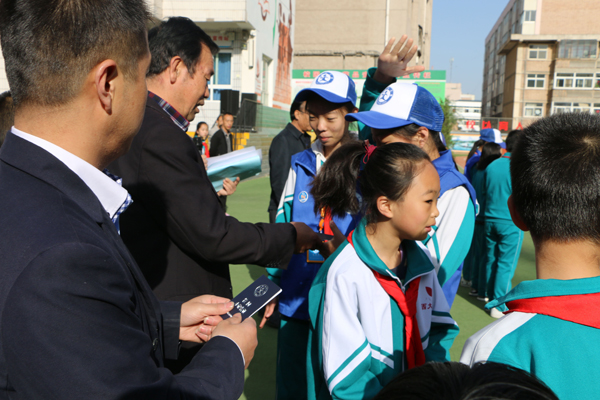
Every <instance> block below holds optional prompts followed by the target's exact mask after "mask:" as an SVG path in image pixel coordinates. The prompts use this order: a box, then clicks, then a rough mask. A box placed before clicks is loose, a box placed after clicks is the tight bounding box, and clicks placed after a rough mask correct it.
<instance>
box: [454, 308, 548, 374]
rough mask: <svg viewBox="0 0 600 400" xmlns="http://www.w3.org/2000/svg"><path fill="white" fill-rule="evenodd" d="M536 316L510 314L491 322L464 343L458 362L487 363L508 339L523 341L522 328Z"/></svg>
mask: <svg viewBox="0 0 600 400" xmlns="http://www.w3.org/2000/svg"><path fill="white" fill-rule="evenodd" d="M536 316H537V314H532V313H522V312H512V313H510V314H508V315H505V316H504V317H502V318H500V319H498V320H497V321H494V322H492V323H491V324H490V325H488V326H486V327H485V328H483V329H481V330H480V331H479V332H477V333H475V334H474V335H473V336H471V337H470V338H469V339H467V341H466V342H465V346H464V348H463V353H462V355H461V359H460V361H461V362H462V363H464V364H468V365H473V364H475V363H477V362H480V361H487V360H488V359H489V358H490V356H491V355H492V353H494V352H496V353H497V352H498V347H499V346H502V342H503V341H506V340H507V338H509V337H521V338H523V339H524V337H523V334H524V331H523V326H524V325H525V324H527V323H528V322H530V321H531V320H532V319H533V318H535V317H536Z"/></svg>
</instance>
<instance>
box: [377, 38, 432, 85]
mask: <svg viewBox="0 0 600 400" xmlns="http://www.w3.org/2000/svg"><path fill="white" fill-rule="evenodd" d="M407 39H408V36H406V35H402V37H401V38H400V40H399V41H398V43H396V44H395V45H394V42H395V41H396V38H394V37H393V38H391V39H390V40H389V41H388V43H387V45H386V46H385V48H384V49H383V51H382V52H381V54H380V55H379V59H378V61H377V71H376V72H375V75H374V76H373V78H374V79H375V80H376V81H377V82H380V83H385V84H391V83H393V82H394V79H395V78H397V77H400V76H404V75H407V74H412V73H413V72H421V71H423V70H425V67H424V66H422V65H417V66H414V67H409V66H408V63H409V62H410V60H412V58H413V57H414V56H415V54H416V52H417V46H416V45H414V46H413V40H412V39H408V40H407Z"/></svg>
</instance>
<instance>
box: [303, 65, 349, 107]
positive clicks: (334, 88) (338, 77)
mask: <svg viewBox="0 0 600 400" xmlns="http://www.w3.org/2000/svg"><path fill="white" fill-rule="evenodd" d="M310 93H316V94H318V95H319V96H321V97H322V98H324V99H325V100H327V101H330V102H332V103H347V102H351V103H352V105H354V106H356V88H355V85H354V81H353V80H352V79H350V77H349V76H348V75H346V74H343V73H341V72H338V71H325V72H321V73H320V74H319V76H317V77H316V78H315V80H314V81H312V83H311V84H310V87H309V88H306V89H302V90H301V91H299V92H298V94H297V95H296V99H295V100H294V101H297V102H302V101H305V100H306V98H307V97H308V95H309V94H310Z"/></svg>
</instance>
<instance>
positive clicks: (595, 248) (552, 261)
mask: <svg viewBox="0 0 600 400" xmlns="http://www.w3.org/2000/svg"><path fill="white" fill-rule="evenodd" d="M534 245H535V267H536V273H537V278H538V279H560V280H567V279H581V278H593V277H597V276H600V246H599V245H598V244H596V243H594V242H592V241H589V240H579V241H571V242H566V243H564V242H557V241H550V240H544V241H538V240H534Z"/></svg>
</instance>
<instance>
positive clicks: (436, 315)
mask: <svg viewBox="0 0 600 400" xmlns="http://www.w3.org/2000/svg"><path fill="white" fill-rule="evenodd" d="M365 226H366V220H365V219H363V220H362V221H361V222H360V224H359V225H358V226H357V228H356V230H355V231H354V234H353V237H352V239H353V245H354V246H353V245H351V244H350V243H349V242H348V241H346V242H344V243H343V244H342V245H341V246H340V247H339V248H338V250H337V251H336V252H335V253H334V254H333V255H332V256H331V257H329V258H328V259H327V261H326V262H325V263H324V264H323V266H322V267H321V269H320V270H319V272H318V274H317V276H316V278H315V280H314V282H313V286H312V288H311V290H310V293H309V313H310V320H311V332H310V335H309V348H308V353H307V357H308V360H307V368H308V374H307V379H308V398H309V399H332V398H333V399H346V400H353V399H370V398H372V397H373V396H375V395H376V394H377V393H378V392H379V391H380V390H381V389H382V388H383V386H385V385H386V384H387V383H388V382H390V380H391V379H392V378H393V377H394V376H396V375H397V374H398V373H399V372H402V371H404V370H405V369H406V359H405V354H404V353H405V344H404V342H405V337H404V336H405V335H404V317H403V315H402V313H401V311H400V309H399V307H398V304H397V303H396V302H395V301H394V299H392V298H391V297H390V296H389V295H388V294H387V293H386V292H385V290H384V289H383V288H382V287H381V285H380V283H379V282H378V281H377V279H376V278H375V276H374V274H373V272H372V270H375V271H377V272H379V273H380V274H385V275H388V276H392V277H393V278H394V279H395V280H396V281H397V283H398V285H399V286H400V288H401V289H402V291H403V292H406V289H407V288H408V287H409V285H410V284H411V282H413V281H414V280H415V279H416V278H419V277H420V278H421V279H420V283H419V294H418V298H417V317H416V318H417V322H418V325H419V332H420V335H421V341H422V344H423V349H424V352H425V357H426V360H427V361H448V360H450V356H449V352H448V350H449V348H450V346H451V345H452V343H453V341H454V338H455V337H456V335H457V334H458V326H457V325H456V323H455V322H454V320H453V319H452V317H451V316H450V314H449V308H448V303H447V302H446V298H445V296H444V294H443V293H442V289H441V287H440V285H439V282H438V279H437V275H436V272H435V269H434V267H433V265H432V263H431V260H430V258H429V257H428V255H427V254H426V253H425V252H424V251H423V250H422V249H421V248H420V247H419V245H418V244H417V243H415V242H412V241H406V242H405V247H404V249H405V257H407V268H408V269H407V273H406V277H405V279H404V281H401V280H400V279H399V278H398V277H396V275H395V274H394V272H392V271H391V270H389V269H388V268H387V267H386V266H385V264H384V263H383V261H381V259H380V258H379V257H378V256H377V254H376V253H375V251H374V250H373V248H372V247H371V244H370V243H369V241H368V239H367V237H366V235H365Z"/></svg>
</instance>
